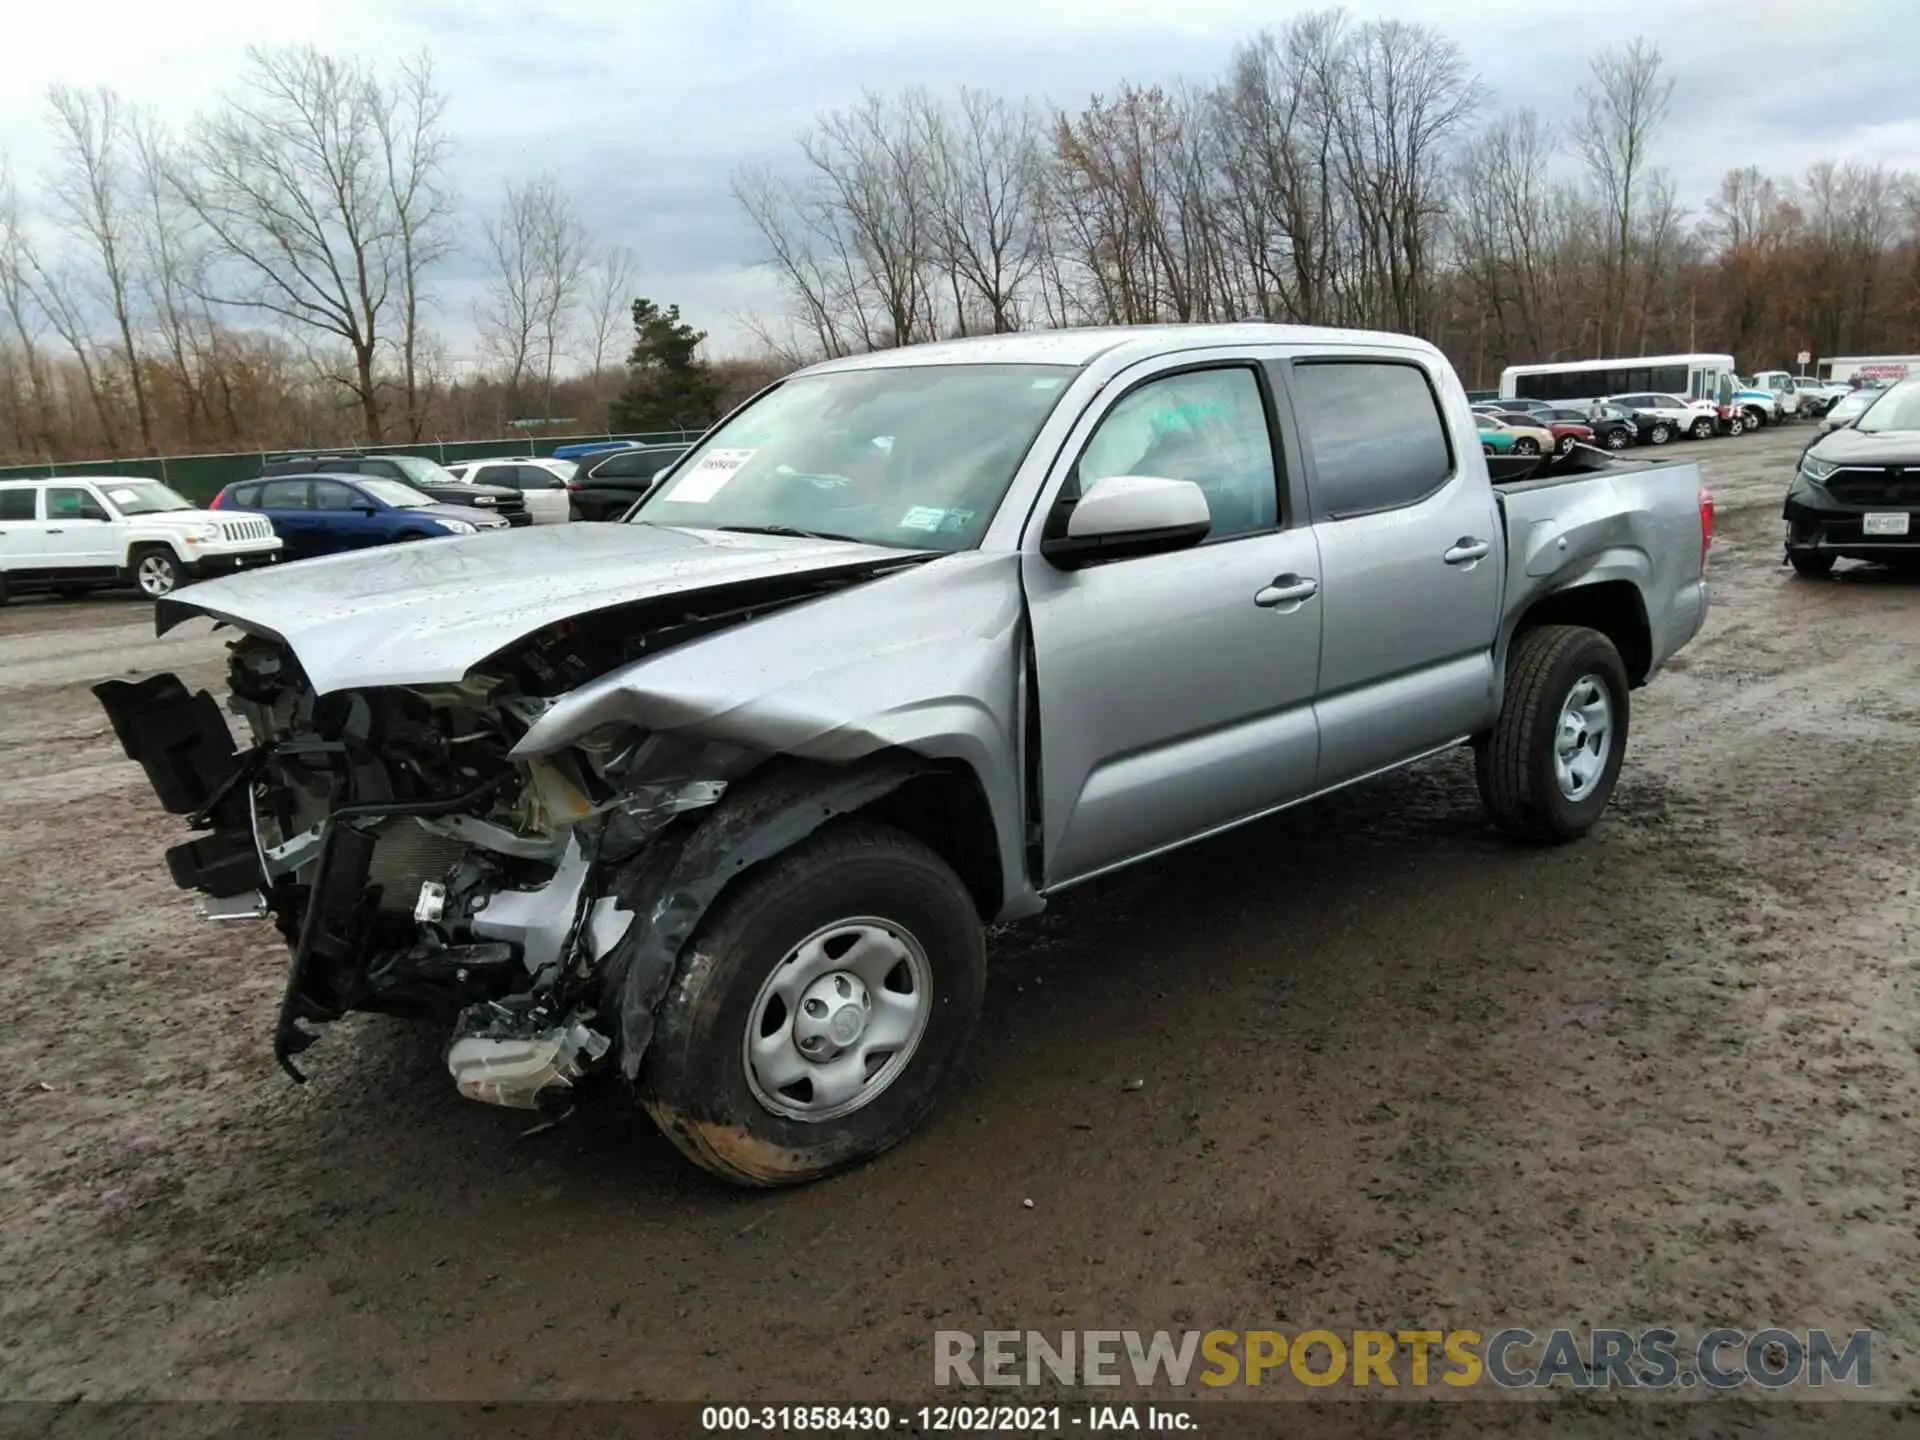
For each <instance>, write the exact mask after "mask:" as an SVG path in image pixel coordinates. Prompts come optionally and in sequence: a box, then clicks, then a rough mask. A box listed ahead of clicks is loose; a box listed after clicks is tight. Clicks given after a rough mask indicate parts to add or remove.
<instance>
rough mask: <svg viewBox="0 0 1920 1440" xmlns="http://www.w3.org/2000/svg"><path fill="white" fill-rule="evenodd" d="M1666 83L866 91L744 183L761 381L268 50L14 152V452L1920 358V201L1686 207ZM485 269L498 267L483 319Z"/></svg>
mask: <svg viewBox="0 0 1920 1440" xmlns="http://www.w3.org/2000/svg"><path fill="white" fill-rule="evenodd" d="M1672 97H1673V82H1672V80H1671V78H1670V77H1668V76H1667V75H1666V74H1665V73H1664V71H1663V67H1662V65H1661V61H1660V57H1659V53H1658V51H1657V49H1656V48H1655V47H1654V46H1652V45H1651V44H1649V43H1647V42H1646V41H1643V40H1635V41H1632V42H1631V43H1628V44H1626V45H1624V46H1621V47H1618V48H1616V49H1612V50H1608V51H1605V52H1602V53H1600V54H1598V55H1597V56H1596V57H1595V58H1594V59H1593V60H1592V62H1591V66H1590V73H1589V74H1588V75H1587V76H1586V77H1585V79H1584V81H1583V83H1581V84H1580V85H1579V86H1578V87H1577V89H1576V91H1575V94H1574V96H1573V103H1572V105H1571V107H1570V113H1569V114H1568V115H1567V116H1566V117H1565V118H1564V119H1562V120H1559V121H1550V120H1548V119H1546V118H1544V117H1542V116H1540V115H1538V114H1536V113H1534V112H1532V111H1529V110H1524V109H1522V110H1502V109H1500V108H1499V106H1498V105H1497V103H1496V97H1495V95H1494V93H1493V91H1492V89H1491V88H1490V87H1489V86H1488V85H1487V83H1486V82H1484V81H1483V80H1482V79H1481V78H1480V77H1479V76H1477V75H1475V74H1474V73H1473V71H1472V69H1471V67H1470V66H1469V65H1468V64H1467V62H1466V60H1465V58H1464V56H1463V55H1462V52H1461V50H1460V48H1459V46H1458V45H1457V44H1455V43H1454V42H1453V41H1452V40H1451V39H1449V38H1448V37H1447V36H1446V35H1445V34H1443V33H1442V32H1441V31H1439V30H1437V29H1435V28H1433V27H1431V26H1426V25H1420V24H1413V23H1408V22H1404V21H1396V20H1371V21H1362V20H1359V19H1356V18H1355V17H1353V16H1352V15H1349V14H1348V13H1346V12H1345V11H1342V10H1337V9H1336V10H1325V11H1320V12H1317V13H1311V14H1306V15H1303V16H1300V17H1297V18H1295V19H1294V20H1292V21H1290V22H1289V23H1287V24H1286V25H1284V26H1282V27H1279V28H1277V29H1269V30H1263V31H1260V32H1258V33H1256V34H1254V35H1252V36H1250V37H1248V38H1247V39H1245V40H1244V41H1243V42H1242V43H1241V44H1239V45H1238V46H1237V47H1236V48H1235V49H1234V51H1233V52H1232V55H1231V57H1230V59H1229V61H1228V62H1227V64H1226V65H1225V67H1224V69H1223V70H1222V71H1221V73H1219V74H1217V75H1215V76H1212V77H1211V78H1207V79H1204V80H1200V81H1192V82H1182V83H1178V84H1172V85H1165V86H1161V85H1142V84H1135V83H1131V82H1123V83H1121V84H1119V85H1118V86H1117V87H1116V88H1115V89H1113V90H1112V91H1111V92H1110V93H1105V94H1099V95H1094V96H1091V97H1089V98H1088V99H1087V100H1086V102H1085V103H1084V104H1079V105H1076V106H1070V107H1061V106H1056V105H1052V104H1048V103H1045V102H1042V101H1040V100H1037V99H1013V98H1007V97H1004V96H998V95H993V94H989V93H986V92H983V91H978V90H961V91H958V92H957V93H954V94H950V95H936V94H934V93H932V92H929V91H927V90H925V89H910V90H906V91H903V92H900V93H897V94H891V95H880V94H867V95H865V96H863V97H862V98H861V99H860V100H859V101H858V102H857V103H855V104H853V105H851V106H848V107H846V108H843V109H838V110H833V111H829V112H827V113H825V114H822V115H821V116H819V117H818V118H817V120H816V121H815V122H814V123H813V124H812V125H811V126H809V127H808V128H807V129H806V130H805V131H803V132H802V133H801V134H800V136H799V137H798V143H797V147H796V151H795V153H793V154H792V155H790V156H787V157H785V159H784V160H783V161H782V162H781V163H778V164H760V165H754V166H749V167H746V168H743V169H741V170H738V171H736V172H735V173H734V174H733V175H732V177H731V188H732V192H733V195H734V197H735V198H736V200H737V202H738V204H739V205H740V207H741V211H742V214H743V216H744V220H745V222H746V223H747V224H748V225H749V226H750V227H751V228H752V229H753V231H754V232H755V233H756V234H757V235H758V237H759V239H760V241H761V242H762V245H763V247H764V259H765V262H766V264H767V265H768V266H769V267H770V269H771V271H772V273H773V275H774V276H775V277H776V279H777V280H778V282H779V285H780V288H781V292H782V294H783V296H784V305H783V307H782V309H781V311H780V313H778V314H773V315H764V316H759V317H747V318H748V321H749V323H750V325H751V327H752V328H753V330H754V331H755V333H756V334H757V335H758V337H759V339H760V341H761V342H762V343H763V348H764V350H765V352H766V354H765V356H764V358H760V359H754V360H739V361H730V362H724V363H718V364H712V365H709V364H707V363H706V362H705V361H704V360H703V359H702V353H703V352H702V348H701V341H702V340H703V339H704V336H703V335H702V333H701V332H700V331H698V330H696V329H694V328H693V327H692V326H690V325H688V324H686V323H685V322H683V321H682V320H681V318H680V316H679V313H678V311H677V309H674V308H672V307H667V308H664V309H663V308H662V307H660V306H657V305H655V304H654V303H653V302H652V301H650V300H647V299H645V298H643V297H641V296H639V295H638V294H637V293H636V291H637V286H638V278H639V264H638V260H637V257H636V256H635V255H634V253H633V251H632V250H631V249H629V248H627V247H624V246H621V245H617V244H608V243H603V242H602V241H600V240H599V239H597V238H596V237H595V236H593V235H592V234H591V233H590V232H589V230H588V228H587V226H586V225H585V223H584V222H583V219H582V217H581V215H580V213H579V211H578V209H577V207H576V206H575V204H574V202H573V199H572V197H571V196H570V195H568V194H567V192H566V191H565V189H564V188H563V187H562V186H561V185H560V184H559V183H558V182H557V180H555V179H554V177H552V176H551V175H529V176H524V177H516V178H513V179H510V180H508V181H507V182H506V183H505V184H504V186H503V188H502V192H501V194H500V195H499V197H498V200H497V203H495V204H493V205H492V207H491V209H488V208H487V207H486V206H485V205H481V206H478V207H472V208H469V207H467V206H465V205H463V202H462V200H461V197H459V196H457V195H456V194H455V193H454V192H453V189H452V187H451V184H450V180H449V162H450V160H451V157H452V153H453V146H454V137H453V135H452V134H451V132H450V130H449V127H448V124H447V100H446V96H445V93H444V92H443V91H442V90H441V89H440V87H439V85H438V83H437V82H436V79H435V75H434V70H433V65H432V61H431V58H430V56H428V55H426V54H421V55H419V56H415V57H413V58H410V59H406V60H402V61H400V62H398V63H397V64H393V65H391V66H388V67H386V68H384V69H383V68H381V67H377V66H375V65H372V64H370V63H368V62H366V61H363V60H360V59H356V58H353V57H342V56H337V55H330V54H327V53H325V52H322V51H319V50H316V49H314V48H311V47H302V46H296V47H286V48H277V49H255V50H252V51H249V52H248V56H247V60H246V62H245V65H244V67H243V69H242V72H241V73H240V74H239V76H238V77H237V78H236V81H235V83H234V84H233V85H232V86H231V87H230V88H229V89H228V90H227V91H226V92H225V93H224V94H223V95H222V96H221V97H220V98H219V100H218V102H217V103H216V104H215V105H213V107H212V108H211V109H209V110H208V111H207V112H205V113H204V114H202V115H201V116H200V117H199V118H198V119H196V120H195V121H193V122H192V123H191V124H189V125H186V126H184V127H182V128H180V129H178V130H176V131H169V130H168V129H166V128H165V127H163V126H162V125H160V124H159V123H157V122H156V120H155V119H154V118H153V117H152V116H151V115H149V114H147V113H145V112H143V111H142V110H141V109H140V108H139V107H137V106H135V105H133V104H131V103H129V102H127V101H126V100H125V99H124V98H123V97H121V96H119V95H117V94H116V93H115V92H113V91H111V90H106V89H94V90H82V89H75V88H72V87H67V86H55V87H53V88H52V89H51V90H50V91H49V93H48V95H47V111H46V113H47V122H48V124H49V126H50V131H51V134H52V137H53V139H54V142H55V143H54V147H53V154H52V159H51V162H50V163H49V165H48V166H47V167H46V168H45V170H44V172H42V173H39V174H36V175H33V176H27V175H21V174H13V173H10V172H9V171H8V170H7V168H6V167H5V165H4V163H0V459H7V460H32V461H45V460H64V459H75V458H89V457H104V456H128V455H143V454H152V453H156V452H160V451H180V450H201V449H204V450H218V449H247V448H256V447H272V448H282V447H293V446H304V445H326V444H340V443H349V442H364V443H375V442H379V441H399V442H419V441H423V440H431V439H435V438H446V439H452V438H471V437H475V436H481V435H498V434H501V433H504V429H505V427H506V426H507V424H508V422H510V421H512V420H515V419H531V418H564V417H574V418H576V419H577V420H578V422H579V423H578V426H577V427H576V428H580V429H596V428H598V427H600V426H601V425H603V424H619V425H629V424H633V425H638V424H640V423H642V422H643V421H644V422H650V423H658V424H661V425H663V426H665V425H667V424H668V422H669V420H671V422H672V428H680V427H683V426H694V425H699V424H703V423H705V421H706V420H708V419H710V418H711V416H712V414H713V413H716V412H717V411H718V410H720V409H724V408H725V407H726V406H727V405H728V404H730V403H732V402H733V401H736V400H738V399H739V398H742V397H743V396H744V395H745V394H747V393H749V392H750V391H751V390H752V389H753V388H755V387H756V386H757V385H759V384H761V383H764V382H765V381H766V380H767V379H769V378H771V377H772V376H774V375H776V374H778V373H779V372H780V371H781V370H782V369H783V368H788V367H791V366H792V365H795V364H799V363H803V362H804V361H806V360H809V359H811V358H815V357H818V356H823V355H829V356H830V355H843V354H849V353H854V352H859V351H864V350H872V349H877V348H882V347H885V346H891V345H898V344H904V343H909V342H913V341H918V340H926V339H932V338H937V337H944V336H952V335H967V334H980V333H993V332H1002V331H1010V330H1019V329H1026V328H1033V327H1039V326H1062V325H1082V324H1109V323H1122V324H1125V323H1141V322H1153V321H1216V320H1237V319H1246V318H1250V317H1256V316H1257V317H1261V318H1265V319H1271V320H1276V321H1291V322H1298V323H1309V324H1325V325H1344V326H1356V327H1369V328H1384V329H1391V330H1398V331H1407V332H1411V333H1414V334H1418V335H1422V336H1425V337H1426V338H1428V339H1431V340H1433V341H1434V342H1436V343H1437V344H1439V345H1440V346H1441V347H1442V348H1443V349H1445V350H1446V351H1447V352H1448V353H1449V354H1450V355H1451V356H1452V357H1453V359H1454V360H1455V362H1456V364H1458V366H1459V367H1460V369H1461V372H1462V374H1463V375H1464V376H1465V377H1466V379H1467V381H1468V383H1469V385H1473V386H1484V385H1488V384H1490V383H1491V382H1492V381H1493V379H1494V378H1495V377H1496V376H1497V374H1498V371H1499V369H1500V367H1501V366H1503V365H1505V364H1509V363H1519V362H1526V361H1535V360H1549V361H1550V360H1556V359H1568V358H1575V357H1583V356H1596V355H1603V354H1635V353H1652V352H1657V351H1665V350H1696V349H1698V350H1731V351H1733V352H1734V354H1735V355H1736V356H1737V357H1738V358H1739V359H1740V361H1741V363H1742V364H1743V365H1746V366H1748V367H1750V368H1765V367H1771V366H1776V365H1783V364H1791V363H1792V360H1793V357H1794V355H1795V353H1796V352H1798V351H1800V350H1803V349H1804V350H1810V351H1813V352H1815V353H1816V354H1820V355H1832V354H1843V353H1879V352H1906V351H1916V350H1920V179H1917V178H1916V176H1915V175H1914V174H1912V173H1910V172H1904V171H1895V170H1890V169H1888V168H1886V167H1884V166H1872V165H1862V164H1857V163H1852V162H1843V161H1822V162H1820V163H1818V164H1815V165H1813V166H1811V167H1809V169H1808V170H1807V171H1806V172H1805V173H1804V174H1800V175H1793V176H1784V175H1772V174H1768V173H1765V172H1764V171H1762V170H1761V169H1759V168H1757V167H1753V166H1747V167H1741V168H1735V169H1732V170H1730V171H1729V172H1727V173H1726V175H1725V176H1724V178H1723V179H1722V180H1721V182H1720V183H1719V186H1718V188H1717V189H1716V190H1715V192H1714V193H1713V194H1711V195H1709V196H1706V197H1704V198H1703V199H1702V200H1701V201H1700V203H1699V204H1698V205H1697V206H1696V207H1693V208H1689V207H1687V206H1685V205H1683V204H1682V203H1681V200H1680V197H1679V195H1678V193H1677V190H1676V186H1675V182H1674V180H1673V177H1672V173H1671V171H1670V169H1669V168H1668V164H1667V162H1668V161H1669V160H1670V159H1671V158H1672V157H1673V155H1674V154H1675V153H1676V146H1677V144H1678V143H1679V142H1678V141H1677V139H1676V137H1674V136H1673V135H1671V134H1670V133H1669V119H1670V109H1671V104H1672ZM1716 143H1717V142H1716ZM474 208H477V209H481V210H486V211H487V213H484V214H481V215H478V216H477V217H475V216H473V214H472V209H474ZM463 250H464V251H465V257H464V258H465V259H466V261H467V262H469V263H468V269H469V271H473V270H475V269H476V268H477V270H478V272H479V273H480V274H481V275H482V276H483V277H484V278H483V282H482V284H481V286H480V292H479V297H478V299H477V300H476V301H475V302H474V303H473V305H472V308H471V311H470V313H467V314H464V315H454V314H451V313H450V312H449V308H448V305H447V303H446V300H445V296H444V293H443V292H444V289H445V285H446V280H447V277H448V275H449V273H450V271H451V267H452V262H453V260H454V259H455V257H456V254H457V253H458V252H461V251H463ZM460 321H466V322H468V324H467V325H466V326H463V327H462V328H463V329H467V330H469V331H470V333H472V334H474V335H476V336H477V337H478V340H477V343H478V346H479V348H480V350H481V352H482V354H481V356H480V363H479V364H477V365H476V364H475V363H473V361H472V359H471V358H470V357H464V356H456V355H455V354H454V353H452V350H451V348H450V345H449V341H448V335H449V333H450V331H451V330H452V329H453V327H454V325H455V324H456V323H457V322H460Z"/></svg>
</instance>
